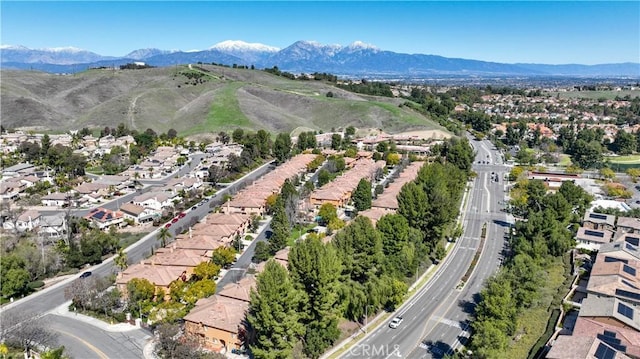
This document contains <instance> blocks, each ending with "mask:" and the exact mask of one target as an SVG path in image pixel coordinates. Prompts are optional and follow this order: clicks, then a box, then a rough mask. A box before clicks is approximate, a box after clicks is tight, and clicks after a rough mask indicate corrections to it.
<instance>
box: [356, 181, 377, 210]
mask: <svg viewBox="0 0 640 359" xmlns="http://www.w3.org/2000/svg"><path fill="white" fill-rule="evenodd" d="M371 198H372V196H371V182H369V181H367V180H366V179H364V178H362V179H360V182H358V187H356V189H355V191H353V194H352V195H351V200H352V201H353V205H354V206H355V207H356V209H357V210H358V211H364V210H367V209H369V208H371Z"/></svg>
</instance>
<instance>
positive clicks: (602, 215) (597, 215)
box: [589, 213, 607, 221]
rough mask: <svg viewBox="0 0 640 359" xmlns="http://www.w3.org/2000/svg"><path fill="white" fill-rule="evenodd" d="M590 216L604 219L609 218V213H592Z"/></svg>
mask: <svg viewBox="0 0 640 359" xmlns="http://www.w3.org/2000/svg"><path fill="white" fill-rule="evenodd" d="M589 217H591V218H593V219H601V220H603V221H606V220H607V215H606V214H600V213H591V214H590V215H589Z"/></svg>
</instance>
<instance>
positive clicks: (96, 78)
mask: <svg viewBox="0 0 640 359" xmlns="http://www.w3.org/2000/svg"><path fill="white" fill-rule="evenodd" d="M0 74H1V76H2V81H1V83H0V90H1V92H0V100H1V104H0V105H1V116H2V124H3V126H4V127H7V128H24V127H30V128H39V129H43V130H51V131H66V130H69V129H78V128H82V127H104V126H110V127H113V126H117V125H118V124H119V123H121V122H122V123H125V124H127V125H128V126H129V127H130V128H132V129H138V130H145V129H147V128H152V129H154V130H155V131H156V132H166V131H167V130H168V129H170V128H174V129H176V130H177V131H178V132H179V133H180V134H181V135H194V134H199V133H206V132H217V131H220V130H231V129H234V128H237V127H243V128H246V129H251V130H257V129H265V130H267V131H271V132H279V131H291V130H293V129H295V128H298V127H306V128H310V129H315V130H324V131H328V130H330V129H331V128H332V127H335V128H338V127H346V126H349V125H353V126H355V127H360V128H361V127H373V128H384V129H385V130H386V131H389V132H399V131H405V130H416V129H427V130H428V129H440V130H444V129H443V128H442V127H440V126H439V125H437V124H435V123H434V122H432V121H431V120H429V119H427V118H425V117H424V116H423V115H421V114H419V113H417V112H415V111H412V110H410V109H407V108H405V107H399V106H398V105H399V104H401V103H403V102H404V100H402V99H392V98H384V97H372V96H363V95H358V94H354V93H351V92H347V91H344V90H341V89H338V88H336V87H334V86H332V85H330V84H328V83H324V82H321V81H294V80H289V79H286V78H283V77H278V76H274V75H272V74H269V73H266V72H263V71H259V70H246V69H231V68H225V67H218V66H212V65H201V66H197V67H196V66H193V67H188V66H176V67H165V68H153V69H143V70H119V71H114V70H89V71H85V72H82V73H78V74H75V75H53V74H48V73H42V72H34V71H9V70H3V71H1V73H0ZM329 91H331V92H333V94H334V97H333V98H329V97H326V94H327V92H329Z"/></svg>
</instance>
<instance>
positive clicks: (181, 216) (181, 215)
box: [178, 212, 187, 218]
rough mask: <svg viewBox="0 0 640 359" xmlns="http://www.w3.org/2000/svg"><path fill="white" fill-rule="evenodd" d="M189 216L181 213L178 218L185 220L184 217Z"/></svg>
mask: <svg viewBox="0 0 640 359" xmlns="http://www.w3.org/2000/svg"><path fill="white" fill-rule="evenodd" d="M186 215H187V214H186V213H184V212H180V214H179V215H178V218H184V216H186Z"/></svg>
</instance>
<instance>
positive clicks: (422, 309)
mask: <svg viewBox="0 0 640 359" xmlns="http://www.w3.org/2000/svg"><path fill="white" fill-rule="evenodd" d="M471 143H472V145H473V146H474V148H475V150H476V162H475V163H474V165H473V168H474V170H475V172H476V173H477V177H476V178H475V180H474V182H473V187H472V189H471V191H470V193H469V196H468V203H467V206H466V208H465V209H464V210H463V213H462V216H463V226H464V234H463V236H462V237H461V238H460V239H458V241H457V243H456V244H455V246H454V247H453V249H452V251H451V252H450V253H449V255H448V256H447V258H446V259H445V260H444V261H443V262H442V263H441V264H440V265H439V268H438V269H437V270H436V272H435V273H434V276H433V277H432V278H431V279H430V280H429V282H428V284H427V285H426V286H425V287H423V288H422V289H421V290H420V291H419V292H417V293H416V294H415V295H414V296H413V297H412V298H410V299H409V301H408V302H406V303H405V304H404V305H403V306H402V307H400V308H399V309H398V311H397V312H396V314H395V315H400V316H402V317H403V318H404V321H403V322H402V324H401V325H400V326H399V327H398V328H396V329H391V328H390V327H389V326H388V325H387V323H384V324H383V325H381V326H380V327H378V328H377V329H375V330H374V331H373V332H371V333H370V334H369V335H368V336H366V337H365V338H363V339H362V340H361V341H360V342H358V343H357V344H356V345H354V346H353V347H352V348H351V349H350V350H349V351H347V352H346V353H345V354H344V355H343V356H342V358H383V359H387V358H426V357H437V358H440V357H443V356H444V355H445V354H447V353H450V352H451V351H452V350H453V349H454V348H456V347H458V346H459V345H460V343H461V342H462V343H464V341H465V340H466V337H468V330H467V326H468V324H467V323H468V316H469V312H470V311H471V310H472V308H473V304H472V302H469V303H468V302H465V300H472V299H473V296H474V295H475V294H476V293H478V292H479V291H480V289H481V288H482V285H483V282H484V280H485V279H486V278H487V277H489V276H490V275H491V274H493V273H494V271H495V270H496V268H497V267H498V266H499V263H500V260H501V256H502V251H503V250H504V248H505V245H506V241H505V235H506V233H507V223H508V218H507V215H506V213H504V212H502V208H503V203H504V200H505V196H506V184H505V183H504V181H503V178H504V175H505V174H506V173H508V168H507V167H505V166H504V165H503V164H502V157H501V155H500V154H499V153H498V152H497V151H495V150H493V145H492V144H491V143H490V142H488V141H471ZM492 173H495V174H497V175H498V178H499V179H498V182H496V181H495V180H493V179H492V178H494V176H495V175H492ZM485 224H486V225H487V239H486V241H485V245H484V248H483V252H482V255H481V257H480V258H479V260H478V263H477V265H476V267H475V270H474V271H473V272H472V275H471V276H470V278H469V280H468V282H467V283H461V278H462V276H463V275H464V274H465V272H466V271H467V269H468V268H469V266H470V263H471V261H472V259H473V256H474V254H475V253H476V250H477V248H478V246H479V244H480V236H481V232H482V226H483V225H485Z"/></svg>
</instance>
